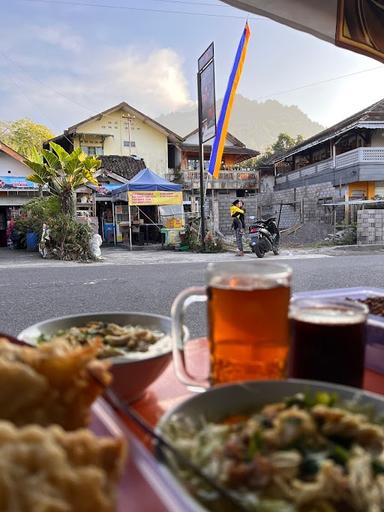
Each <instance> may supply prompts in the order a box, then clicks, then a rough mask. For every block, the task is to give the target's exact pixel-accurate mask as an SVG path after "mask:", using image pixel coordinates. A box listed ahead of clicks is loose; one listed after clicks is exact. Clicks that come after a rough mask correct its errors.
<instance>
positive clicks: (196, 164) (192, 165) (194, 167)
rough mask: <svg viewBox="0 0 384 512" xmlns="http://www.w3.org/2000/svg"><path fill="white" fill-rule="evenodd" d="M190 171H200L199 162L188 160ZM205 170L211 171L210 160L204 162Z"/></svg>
mask: <svg viewBox="0 0 384 512" xmlns="http://www.w3.org/2000/svg"><path fill="white" fill-rule="evenodd" d="M187 168H188V171H198V170H199V169H200V162H199V160H195V159H193V160H192V159H188V161H187ZM204 169H205V170H206V171H207V170H208V169H209V160H204Z"/></svg>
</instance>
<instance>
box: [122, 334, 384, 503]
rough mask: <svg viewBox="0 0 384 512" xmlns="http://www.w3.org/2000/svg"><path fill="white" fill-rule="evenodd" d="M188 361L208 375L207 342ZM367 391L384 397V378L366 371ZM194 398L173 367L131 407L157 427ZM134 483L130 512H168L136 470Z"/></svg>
mask: <svg viewBox="0 0 384 512" xmlns="http://www.w3.org/2000/svg"><path fill="white" fill-rule="evenodd" d="M187 360H188V361H189V369H190V371H191V372H192V374H198V375H199V376H203V375H207V374H208V361H209V358H208V347H207V340H206V339H203V338H201V339H197V340H192V341H190V342H189V343H188V350H187ZM364 389H366V390H368V391H374V392H376V393H381V394H384V375H382V374H379V373H376V372H373V371H370V370H366V371H365V375H364ZM191 395H193V393H192V392H190V391H189V390H188V389H187V388H186V387H185V386H184V385H183V384H181V383H180V382H179V381H178V380H177V378H176V376H175V373H174V370H173V366H172V365H169V366H168V368H167V369H166V370H165V372H164V373H163V374H162V375H161V377H160V378H159V379H158V380H156V381H155V382H154V383H153V384H152V386H150V387H149V388H148V390H147V391H146V393H145V395H144V396H143V397H142V398H141V399H140V400H138V401H137V402H135V403H134V404H132V406H133V408H134V409H135V410H136V411H137V412H138V413H139V414H140V415H141V416H142V417H143V418H145V419H146V420H147V421H148V422H149V423H150V424H151V425H153V426H154V425H156V423H157V421H158V420H159V419H160V417H161V416H162V414H164V412H165V411H167V410H168V409H170V408H171V407H173V406H175V405H177V404H179V403H180V402H182V401H183V400H185V399H187V398H188V397H189V396H191ZM126 423H127V425H128V427H129V428H130V429H131V430H132V431H133V432H134V433H135V434H136V435H138V436H139V437H140V439H141V440H142V441H143V442H144V443H145V444H147V446H148V447H149V446H150V440H149V439H148V438H146V437H145V436H143V435H142V433H141V432H139V431H137V429H136V428H135V426H134V425H132V423H131V422H129V421H126ZM132 479H134V480H135V486H134V488H135V489H136V490H137V492H135V496H132V501H131V506H130V507H129V510H130V512H167V509H166V508H165V506H164V505H163V504H162V503H161V501H160V499H159V498H158V497H157V495H156V493H155V492H154V491H153V490H152V489H151V486H150V482H148V481H145V480H144V479H143V478H142V476H141V475H140V474H139V473H138V472H137V471H134V470H133V471H132Z"/></svg>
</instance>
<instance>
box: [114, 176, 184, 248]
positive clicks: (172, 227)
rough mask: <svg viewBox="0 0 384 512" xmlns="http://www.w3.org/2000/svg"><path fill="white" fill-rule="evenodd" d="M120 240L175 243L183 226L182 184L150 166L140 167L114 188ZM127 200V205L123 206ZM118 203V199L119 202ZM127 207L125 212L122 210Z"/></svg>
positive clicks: (128, 243) (130, 246) (140, 243)
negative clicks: (132, 176) (149, 167)
mask: <svg viewBox="0 0 384 512" xmlns="http://www.w3.org/2000/svg"><path fill="white" fill-rule="evenodd" d="M112 197H113V202H114V208H115V218H116V223H117V228H116V231H117V235H118V236H117V241H121V242H123V243H126V244H127V245H129V248H130V250H132V246H133V243H134V242H136V243H137V244H139V245H143V244H144V243H147V244H148V243H156V242H158V241H160V240H162V242H163V243H165V245H176V244H177V243H178V241H179V239H180V236H179V235H180V231H182V230H183V229H184V210H183V194H182V187H181V185H179V184H177V183H171V182H170V181H167V180H165V179H164V178H162V177H161V176H159V175H158V174H156V173H154V172H153V171H151V170H150V169H143V170H141V171H140V172H139V173H138V174H137V175H136V176H135V177H134V178H132V179H131V180H130V181H129V182H128V183H126V184H125V185H123V186H121V187H119V188H117V189H115V190H113V191H112ZM122 202H125V203H126V204H127V205H126V206H124V207H123V206H122V205H121V203H122ZM116 203H119V204H118V205H117V204H116ZM123 211H124V214H123Z"/></svg>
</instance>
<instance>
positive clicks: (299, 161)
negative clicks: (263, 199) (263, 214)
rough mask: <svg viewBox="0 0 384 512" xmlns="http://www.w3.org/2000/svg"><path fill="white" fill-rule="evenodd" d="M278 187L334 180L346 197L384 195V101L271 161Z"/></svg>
mask: <svg viewBox="0 0 384 512" xmlns="http://www.w3.org/2000/svg"><path fill="white" fill-rule="evenodd" d="M271 164H273V166H274V174H275V187H274V188H275V190H276V191H277V190H285V189H292V188H298V187H302V186H308V185H313V184H321V183H326V182H327V183H329V182H331V183H332V184H333V186H334V187H335V188H337V189H338V190H339V191H340V192H342V195H343V196H344V197H345V199H346V200H348V199H373V198H374V197H376V196H381V197H384V100H380V101H378V102H376V103H374V104H373V105H371V106H369V107H367V108H365V109H364V110H361V111H360V112H358V113H357V114H354V115H353V116H350V117H348V118H347V119H345V120H343V121H341V122H340V123H337V124H335V125H334V126H331V127H330V128H327V129H326V130H324V131H322V132H320V133H318V134H317V135H315V136H313V137H311V138H309V139H307V140H305V141H303V142H302V143H300V144H298V145H297V146H295V147H294V148H292V149H290V150H289V151H287V152H285V153H283V154H281V155H279V156H276V157H275V158H274V159H272V160H271Z"/></svg>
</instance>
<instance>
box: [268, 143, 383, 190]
mask: <svg viewBox="0 0 384 512" xmlns="http://www.w3.org/2000/svg"><path fill="white" fill-rule="evenodd" d="M366 162H370V163H384V147H373V148H356V149H352V150H351V151H347V152H346V153H342V154H341V155H337V156H336V162H335V163H336V169H342V168H343V167H349V166H351V165H355V164H360V163H366ZM331 169H333V159H332V158H329V159H328V160H324V161H322V162H319V163H318V164H312V165H307V166H306V167H302V168H301V169H299V170H297V171H294V172H290V173H287V174H285V175H283V176H279V177H278V178H276V183H285V182H286V181H287V180H288V181H294V180H297V179H299V178H306V177H307V176H313V175H315V174H320V173H322V172H326V171H330V170H331Z"/></svg>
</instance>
